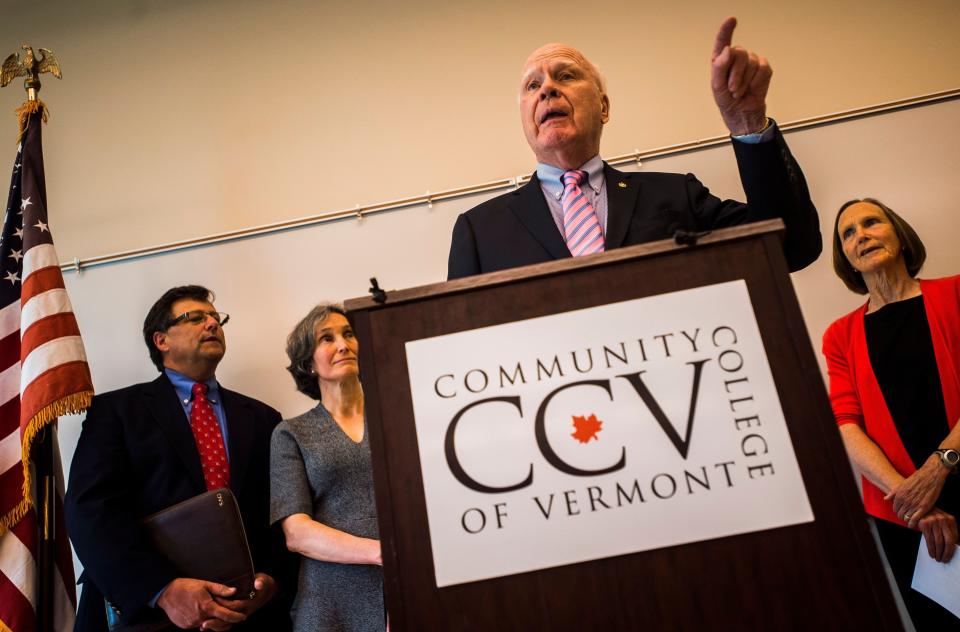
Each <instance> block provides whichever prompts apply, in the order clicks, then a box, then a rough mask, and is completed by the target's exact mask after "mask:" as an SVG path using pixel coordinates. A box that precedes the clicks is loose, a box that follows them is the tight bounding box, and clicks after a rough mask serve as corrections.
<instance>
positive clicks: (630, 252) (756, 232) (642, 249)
mask: <svg viewBox="0 0 960 632" xmlns="http://www.w3.org/2000/svg"><path fill="white" fill-rule="evenodd" d="M784 230H785V229H784V224H783V220H781V219H770V220H765V221H762V222H753V223H750V224H743V225H741V226H733V227H731V228H720V229H717V230H714V231H711V232H709V233H707V234H705V235H704V236H702V237H700V238H699V239H698V240H697V243H696V245H692V246H691V245H684V244H678V243H677V242H676V241H674V240H673V239H662V240H660V241H651V242H647V243H645V244H638V245H636V246H627V247H625V248H616V249H614V250H610V251H607V252H603V253H599V254H595V255H587V256H585V257H576V258H573V257H571V258H567V259H558V260H557V261H548V262H545V263H538V264H534V265H530V266H523V267H520V268H512V269H510V270H500V271H498V272H490V273H487V274H479V275H476V276H471V277H465V278H462V279H455V280H453V281H445V282H441V283H431V284H428V285H421V286H418V287H412V288H408V289H403V290H388V291H386V301H384V302H383V303H378V302H376V301H375V300H374V299H373V297H372V296H370V295H367V296H360V297H357V298H351V299H348V300H346V301H344V309H346V310H347V311H348V312H357V311H365V310H376V309H380V308H385V307H392V306H394V305H398V304H401V303H406V302H409V301H415V300H421V299H425V298H429V297H433V296H442V295H445V294H453V293H456V292H463V291H466V290H471V289H475V288H481V287H491V286H495V285H501V284H504V283H509V282H512V281H517V280H520V279H530V278H535V277H541V276H549V275H552V274H557V273H560V272H566V271H569V270H581V269H586V268H591V267H596V266H602V265H607V264H610V263H615V262H618V261H624V260H627V259H635V258H640V257H649V256H653V255H660V254H664V253H668V252H671V251H681V250H690V249H692V248H702V247H704V246H709V245H711V244H717V243H721V242H727V241H734V240H739V239H744V238H749V237H759V236H762V235H766V234H778V233H779V234H781V235H782V233H783V231H784Z"/></svg>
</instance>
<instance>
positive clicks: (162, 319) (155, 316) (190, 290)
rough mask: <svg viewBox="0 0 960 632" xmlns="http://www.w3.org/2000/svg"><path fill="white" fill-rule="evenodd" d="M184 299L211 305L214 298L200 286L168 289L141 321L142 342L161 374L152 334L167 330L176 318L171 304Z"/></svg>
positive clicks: (161, 366) (161, 369) (160, 361)
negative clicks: (173, 318)
mask: <svg viewBox="0 0 960 632" xmlns="http://www.w3.org/2000/svg"><path fill="white" fill-rule="evenodd" d="M184 299H190V300H193V301H200V302H201V303H211V304H212V303H213V301H214V300H216V297H215V296H214V295H213V292H211V291H210V290H208V289H207V288H205V287H203V286H202V285H180V286H177V287H174V288H170V289H169V290H167V291H166V292H164V293H163V296H161V297H160V298H158V299H157V302H156V303H154V304H153V307H151V308H150V311H149V312H147V317H146V318H144V319H143V341H144V342H145V343H146V345H147V350H148V351H149V352H150V361H151V362H153V365H154V366H155V367H157V370H158V371H160V372H161V373H162V372H163V354H162V353H161V352H160V350H159V349H157V345H156V344H154V342H153V334H155V333H156V332H158V331H161V332H163V331H166V330H167V329H168V328H169V325H168V324H167V323H169V321H170V319H171V318H172V317H173V316H176V314H174V313H173V311H172V310H173V304H174V303H176V302H177V301H182V300H184Z"/></svg>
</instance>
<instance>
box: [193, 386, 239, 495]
mask: <svg viewBox="0 0 960 632" xmlns="http://www.w3.org/2000/svg"><path fill="white" fill-rule="evenodd" d="M192 390H193V408H191V409H190V429H191V430H193V438H194V440H195V441H196V442H197V452H199V453H200V465H201V466H203V482H204V483H205V484H206V486H207V490H208V491H209V490H211V489H217V488H219V487H228V486H229V485H230V465H229V464H228V463H227V450H226V448H225V446H224V445H223V435H222V434H221V433H220V423H219V422H218V421H217V416H216V413H214V412H213V406H211V405H210V400H209V399H207V385H206V384H204V383H202V382H196V383H194V385H193V389H192Z"/></svg>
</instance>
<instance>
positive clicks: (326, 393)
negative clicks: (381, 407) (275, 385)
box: [270, 304, 385, 632]
mask: <svg viewBox="0 0 960 632" xmlns="http://www.w3.org/2000/svg"><path fill="white" fill-rule="evenodd" d="M287 356H289V358H290V366H289V367H287V370H289V371H290V373H291V375H293V379H294V381H295V382H296V384H297V389H298V390H299V391H300V392H302V393H304V394H306V395H308V396H309V397H312V398H313V399H316V400H319V401H318V403H317V406H316V407H315V408H313V409H312V410H310V411H308V412H306V413H304V414H302V415H300V416H299V417H294V418H293V419H288V420H286V421H283V422H282V423H280V424H279V425H278V426H277V428H276V430H274V432H273V440H272V443H271V454H270V457H271V458H270V485H271V490H270V491H271V494H270V496H271V498H270V520H271V522H273V523H274V524H276V523H279V524H280V525H281V527H282V529H283V533H284V536H285V537H286V541H287V548H288V549H290V550H291V551H293V552H295V553H299V554H300V555H301V556H302V557H301V565H300V580H299V583H298V587H297V596H296V599H295V600H294V604H293V608H292V609H291V616H292V618H293V625H294V629H295V630H298V631H306V630H310V631H314V630H325V631H330V632H368V631H373V630H384V629H385V616H384V608H383V572H382V569H381V558H380V541H379V539H378V538H379V534H378V532H377V515H376V507H375V505H374V499H373V479H372V476H371V469H370V447H369V443H368V440H367V433H366V425H365V423H364V416H363V389H362V387H361V386H360V380H359V368H358V365H357V339H356V338H355V337H354V335H353V329H352V328H351V327H350V323H349V322H347V318H346V316H345V315H344V312H343V310H342V309H340V308H339V307H336V306H334V305H324V304H321V305H318V306H317V307H315V308H313V309H312V310H311V311H310V313H309V314H307V316H306V317H305V318H304V319H303V320H301V321H300V322H299V323H298V324H297V326H296V327H295V328H294V330H293V331H292V332H291V333H290V336H289V337H288V338H287Z"/></svg>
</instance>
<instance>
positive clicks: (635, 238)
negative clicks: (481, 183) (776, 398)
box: [447, 130, 823, 279]
mask: <svg viewBox="0 0 960 632" xmlns="http://www.w3.org/2000/svg"><path fill="white" fill-rule="evenodd" d="M733 149H734V152H735V153H736V157H737V166H738V167H739V168H740V179H741V181H742V182H743V189H744V191H745V192H746V194H747V203H746V204H743V203H741V202H736V201H733V200H721V199H719V198H718V197H716V196H714V195H712V194H711V193H710V191H709V190H708V189H707V188H706V187H705V186H703V184H701V183H700V181H699V180H697V179H696V178H695V177H694V176H693V175H692V174H689V173H688V174H686V175H680V174H673V173H624V172H620V171H617V170H616V169H613V168H612V167H610V166H609V165H607V164H604V173H605V176H606V192H607V211H608V215H607V232H606V235H605V241H606V248H607V249H608V250H609V249H613V248H620V247H622V246H633V245H636V244H642V243H645V242H648V241H656V240H658V239H667V238H670V237H672V236H673V234H674V232H675V231H676V230H677V229H683V230H687V231H705V230H712V229H714V228H723V227H727V226H735V225H737V224H745V223H748V222H756V221H760V220H764V219H772V218H775V217H781V218H783V221H784V223H785V224H786V227H787V233H786V239H785V242H784V251H785V254H786V258H787V264H788V265H789V267H790V270H791V271H794V270H799V269H801V268H804V267H806V266H807V265H809V264H810V263H812V262H813V261H815V260H816V258H817V257H818V256H819V255H820V251H821V249H822V247H823V244H822V240H821V238H820V222H819V218H818V216H817V209H816V208H815V207H814V206H813V202H812V201H811V200H810V192H809V191H808V190H807V183H806V181H805V180H804V177H803V173H802V172H801V171H800V166H799V165H798V164H797V162H796V160H794V158H793V156H792V155H791V154H790V150H789V149H788V148H787V144H786V142H785V141H784V139H783V135H782V134H781V133H780V131H779V130H776V131H775V138H774V139H772V140H770V141H769V142H765V143H759V144H756V145H751V144H747V143H741V142H734V143H733ZM569 256H570V252H569V251H568V250H567V246H566V243H564V240H563V236H562V235H561V234H560V231H559V230H558V229H557V225H556V223H554V221H553V217H552V216H551V214H550V209H549V207H548V206H547V201H546V200H545V199H544V197H543V192H542V190H541V188H540V181H539V180H538V179H537V176H536V174H534V176H533V178H532V179H531V180H530V182H528V183H527V184H526V185H524V186H523V187H521V188H519V189H517V190H516V191H512V192H510V193H506V194H504V195H501V196H498V197H495V198H493V199H492V200H489V201H487V202H484V203H483V204H480V205H479V206H476V207H474V208H473V209H471V210H469V211H467V212H466V213H463V214H462V215H460V217H458V218H457V222H456V224H455V225H454V227H453V239H452V242H451V244H450V257H449V260H448V267H447V278H448V279H457V278H460V277H466V276H471V275H474V274H481V273H484V272H494V271H497V270H505V269H508V268H515V267H518V266H524V265H529V264H533V263H543V262H544V261H552V260H555V259H563V258H565V257H569Z"/></svg>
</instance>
